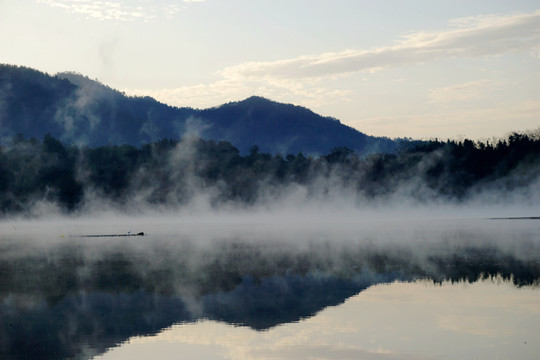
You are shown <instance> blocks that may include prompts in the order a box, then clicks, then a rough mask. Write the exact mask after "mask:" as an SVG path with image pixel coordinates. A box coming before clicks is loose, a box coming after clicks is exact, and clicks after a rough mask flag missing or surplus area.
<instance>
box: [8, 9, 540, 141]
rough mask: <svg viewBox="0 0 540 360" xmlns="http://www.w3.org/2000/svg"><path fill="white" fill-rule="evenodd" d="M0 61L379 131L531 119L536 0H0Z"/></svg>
mask: <svg viewBox="0 0 540 360" xmlns="http://www.w3.org/2000/svg"><path fill="white" fill-rule="evenodd" d="M0 62H1V63H10V64H16V65H24V66H30V67H33V68H37V69H39V70H42V71H46V72H48V73H50V74H54V73H56V72H60V71H66V70H69V71H77V72H80V73H82V74H84V75H87V76H89V77H91V78H96V79H98V80H100V81H101V82H103V83H105V84H107V85H109V86H111V87H113V88H116V89H120V90H123V91H125V92H126V93H128V94H137V95H149V96H153V97H155V98H157V99H158V100H160V101H162V102H166V103H169V104H172V105H176V106H192V107H210V106H216V105H219V104H222V103H225V102H228V101H237V100H241V99H243V98H246V97H248V96H251V95H261V96H265V97H268V98H270V99H273V100H276V101H282V102H287V103H294V104H298V105H303V106H306V107H309V108H310V109H312V110H314V111H316V112H318V113H320V114H322V115H329V116H334V117H336V118H338V119H340V120H341V121H342V122H343V123H345V124H347V125H350V126H353V127H355V128H357V129H358V130H360V131H363V132H365V133H368V134H372V135H379V136H389V137H398V136H410V137H415V138H430V137H438V138H448V137H450V138H459V137H470V138H475V139H489V138H491V137H493V136H504V135H505V134H507V133H508V132H509V131H514V130H516V131H522V130H528V129H531V130H534V129H538V127H539V126H540V85H539V84H540V3H538V1H536V0H535V1H532V0H530V1H507V0H504V1H497V0H489V1H474V0H471V1H461V0H455V1H435V0H422V1H420V0H414V1H348V0H342V1H329V0H328V1H322V0H309V1H308V0H301V1H294V0H288V1H284V0H272V1H270V0H266V1H263V0H259V1H258V0H250V1H247V0H203V1H182V0H157V1H149V0H123V1H119V0H109V1H88V0H0Z"/></svg>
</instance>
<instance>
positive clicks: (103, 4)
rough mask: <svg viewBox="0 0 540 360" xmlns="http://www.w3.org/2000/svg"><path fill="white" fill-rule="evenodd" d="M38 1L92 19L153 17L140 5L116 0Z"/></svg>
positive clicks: (151, 13) (121, 19) (129, 19)
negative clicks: (130, 4) (128, 4)
mask: <svg viewBox="0 0 540 360" xmlns="http://www.w3.org/2000/svg"><path fill="white" fill-rule="evenodd" d="M38 2H39V3H42V4H46V5H49V6H51V7H57V8H61V9H64V10H65V11H67V12H69V13H74V14H80V15H84V16H85V17H87V18H90V19H94V20H102V21H103V20H115V21H131V20H145V21H149V20H153V19H154V18H155V15H154V14H153V12H152V11H147V10H145V9H144V8H143V7H142V6H126V5H123V4H121V3H120V2H118V1H91V0H38Z"/></svg>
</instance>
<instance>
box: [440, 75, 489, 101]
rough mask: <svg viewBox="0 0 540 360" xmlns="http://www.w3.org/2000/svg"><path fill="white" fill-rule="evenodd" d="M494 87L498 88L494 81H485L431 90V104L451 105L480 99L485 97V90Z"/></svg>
mask: <svg viewBox="0 0 540 360" xmlns="http://www.w3.org/2000/svg"><path fill="white" fill-rule="evenodd" d="M494 86H496V84H495V83H494V82H493V81H491V80H486V79H484V80H477V81H469V82H466V83H462V84H455V85H450V86H444V87H439V88H434V89H430V90H429V98H430V101H429V102H430V103H449V102H456V101H466V100H472V99H478V98H480V97H482V96H485V90H486V88H487V87H494Z"/></svg>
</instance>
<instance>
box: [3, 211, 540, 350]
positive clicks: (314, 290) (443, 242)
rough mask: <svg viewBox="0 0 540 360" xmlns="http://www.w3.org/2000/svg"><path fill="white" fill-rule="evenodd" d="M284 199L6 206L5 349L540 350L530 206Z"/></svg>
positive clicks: (538, 227)
mask: <svg viewBox="0 0 540 360" xmlns="http://www.w3.org/2000/svg"><path fill="white" fill-rule="evenodd" d="M289 215H290V214H288V215H287V216H277V217H275V218H269V217H267V216H265V214H251V215H246V214H243V215H242V216H240V215H238V216H234V215H224V214H221V215H216V216H207V217H200V216H195V215H193V216H159V215H154V216H152V217H138V218H137V217H118V216H113V215H111V216H102V217H94V218H86V219H80V218H79V219H77V218H73V219H65V218H51V219H46V220H43V219H42V220H34V221H32V220H5V221H3V222H1V223H0V230H1V231H0V234H1V235H0V249H1V251H0V274H1V278H0V300H1V302H0V318H1V322H0V357H1V358H2V359H30V358H31V359H62V358H65V359H92V358H96V359H147V358H156V359H158V358H159V359H178V358H179V357H180V358H189V359H463V358H475V359H495V358H501V359H505V358H513V359H537V358H538V354H540V287H539V286H538V285H539V279H540V221H539V220H537V219H490V218H473V217H467V218H459V217H456V216H452V217H439V216H432V217H421V218H420V217H417V216H408V217H407V216H404V217H399V218H398V217H384V216H379V217H376V218H372V217H369V216H368V215H366V216H350V217H345V218H343V217H339V218H338V217H332V216H326V217H320V218H318V219H317V220H316V221H313V219H312V218H311V217H309V216H305V217H304V216H302V217H301V216H296V217H295V216H292V215H291V216H289ZM310 219H311V220H310ZM128 232H129V233H130V234H136V233H139V232H144V233H145V236H129V237H110V236H105V237H88V235H111V234H128Z"/></svg>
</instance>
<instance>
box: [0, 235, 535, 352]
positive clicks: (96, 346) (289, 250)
mask: <svg viewBox="0 0 540 360" xmlns="http://www.w3.org/2000/svg"><path fill="white" fill-rule="evenodd" d="M118 244H120V245H118V246H108V247H105V248H102V249H100V250H99V251H98V250H95V249H93V250H91V249H89V248H85V247H84V246H74V245H66V244H60V245H59V246H58V247H56V248H52V249H49V250H48V251H37V252H30V253H27V254H26V255H22V253H21V255H16V253H17V251H15V250H13V248H12V251H5V252H3V253H2V255H1V259H0V272H1V273H2V276H1V277H0V296H1V298H2V305H1V307H0V316H1V318H2V319H3V320H4V319H5V321H2V324H1V325H0V340H1V341H0V343H1V344H2V345H0V346H1V347H0V351H1V354H2V355H4V354H14V353H18V354H19V355H20V356H19V355H17V356H13V358H58V357H74V356H82V357H90V356H91V355H92V354H83V353H82V351H83V349H87V350H84V351H88V348H87V346H89V348H90V349H93V350H94V351H95V352H97V353H99V352H103V351H104V350H105V349H106V348H108V347H110V346H113V345H114V344H117V343H119V342H121V341H123V340H125V339H127V338H129V337H131V336H134V335H142V334H149V333H154V332H157V331H159V330H161V329H163V328H164V327H167V326H170V325H171V324H173V323H176V322H182V321H193V320H195V319H198V318H210V319H215V320H220V321H225V322H227V323H232V324H238V325H244V326H250V327H252V328H254V329H266V328H269V327H272V326H275V325H278V324H281V323H285V322H291V321H298V320H300V319H302V318H305V317H309V316H312V315H314V314H315V313H317V312H318V311H320V310H322V309H324V308H325V307H327V306H331V305H337V304H340V303H342V302H343V301H345V300H346V299H347V298H348V297H350V296H352V295H354V294H356V293H358V292H360V291H362V290H363V289H365V288H367V287H369V286H370V285H373V284H378V283H383V282H391V281H394V280H404V281H410V280H415V279H431V280H433V281H436V282H440V281H444V280H450V281H460V280H468V281H476V280H478V279H480V278H485V277H489V276H495V275H498V274H499V275H501V276H502V277H503V278H505V279H512V281H513V282H514V284H515V285H517V286H522V285H531V284H537V283H538V279H540V260H539V259H538V258H535V257H534V256H528V257H519V256H517V255H516V254H514V253H511V252H508V251H504V250H503V249H501V248H498V247H495V246H480V245H479V246H472V245H470V246H461V247H453V248H450V247H448V248H444V247H442V246H439V247H433V248H432V249H430V250H429V251H424V255H420V254H419V253H422V252H420V251H413V250H414V249H413V248H412V247H407V246H402V245H400V246H396V245H395V244H394V245H392V247H385V246H374V245H371V246H368V245H362V246H361V245H357V246H353V245H332V244H330V243H329V242H319V243H312V244H309V246H294V245H292V244H280V246H275V244H272V243H266V244H254V243H249V242H240V241H237V242H222V243H219V244H217V245H214V246H213V247H208V248H205V247H203V246H197V245H196V244H193V243H190V242H179V243H177V244H174V243H167V244H160V246H151V245H148V246H143V247H136V246H129V243H127V242H125V243H122V242H119V243H118ZM20 246H24V244H21V245H20ZM120 246H122V247H120ZM14 248H17V246H15V247H14ZM24 349H26V350H24ZM6 356H7V355H6Z"/></svg>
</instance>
